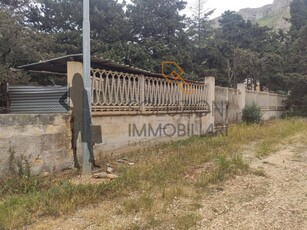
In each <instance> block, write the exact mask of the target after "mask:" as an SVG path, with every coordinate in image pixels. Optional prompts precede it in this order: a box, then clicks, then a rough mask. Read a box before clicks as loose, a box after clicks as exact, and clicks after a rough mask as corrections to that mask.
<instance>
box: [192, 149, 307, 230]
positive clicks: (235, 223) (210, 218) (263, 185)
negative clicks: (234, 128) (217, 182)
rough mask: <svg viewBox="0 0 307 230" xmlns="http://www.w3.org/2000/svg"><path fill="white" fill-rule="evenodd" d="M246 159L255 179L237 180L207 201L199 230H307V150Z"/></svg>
mask: <svg viewBox="0 0 307 230" xmlns="http://www.w3.org/2000/svg"><path fill="white" fill-rule="evenodd" d="M246 152H247V153H245V155H244V156H245V158H246V160H247V161H249V162H250V167H251V168H252V169H253V170H254V172H255V175H244V176H237V177H235V178H233V179H231V180H229V181H227V182H226V183H225V184H224V188H223V191H220V192H215V193H214V194H212V195H211V196H210V197H205V198H204V200H203V208H202V209H201V215H202V218H203V219H202V221H201V223H200V226H199V227H198V229H249V230H252V229H257V230H259V229H291V230H292V229H293V230H294V229H298V230H305V229H307V148H306V145H305V146H303V145H301V144H298V143H296V144H292V145H288V146H284V147H283V148H282V149H281V150H279V151H278V152H277V153H275V154H273V155H271V156H269V157H267V158H265V159H261V160H259V159H257V158H255V157H254V154H249V153H248V150H247V151H246Z"/></svg>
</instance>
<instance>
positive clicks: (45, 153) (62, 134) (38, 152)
mask: <svg viewBox="0 0 307 230" xmlns="http://www.w3.org/2000/svg"><path fill="white" fill-rule="evenodd" d="M20 163H22V164H23V167H27V166H29V167H30V168H31V171H32V173H33V174H39V173H42V172H49V173H52V172H59V171H61V170H64V169H68V168H72V167H73V155H72V152H71V129H70V115H69V114H40V115H33V114H32V115H31V114H1V115H0V176H4V175H9V174H10V173H12V172H10V171H12V167H13V168H15V169H18V166H17V165H18V164H20Z"/></svg>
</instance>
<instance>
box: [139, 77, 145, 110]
mask: <svg viewBox="0 0 307 230" xmlns="http://www.w3.org/2000/svg"><path fill="white" fill-rule="evenodd" d="M145 111H146V108H145V76H144V75H141V77H140V112H141V113H144V112H145Z"/></svg>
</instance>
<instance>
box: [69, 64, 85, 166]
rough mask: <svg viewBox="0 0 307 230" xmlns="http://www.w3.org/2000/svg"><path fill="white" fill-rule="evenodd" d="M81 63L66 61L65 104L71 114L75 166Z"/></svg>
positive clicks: (78, 149)
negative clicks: (66, 96) (66, 91)
mask: <svg viewBox="0 0 307 230" xmlns="http://www.w3.org/2000/svg"><path fill="white" fill-rule="evenodd" d="M82 73H83V65H82V63H80V62H74V61H69V62H67V90H68V93H67V95H68V99H67V104H68V107H69V108H70V112H71V116H72V148H73V153H74V162H75V166H76V167H79V166H80V165H81V163H82V162H81V159H82V147H81V129H82V106H83V90H84V86H83V79H82Z"/></svg>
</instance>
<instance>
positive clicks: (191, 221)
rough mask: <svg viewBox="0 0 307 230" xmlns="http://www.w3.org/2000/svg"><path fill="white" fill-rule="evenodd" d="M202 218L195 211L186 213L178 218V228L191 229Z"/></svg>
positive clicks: (176, 225)
mask: <svg viewBox="0 0 307 230" xmlns="http://www.w3.org/2000/svg"><path fill="white" fill-rule="evenodd" d="M199 220H200V216H199V215H198V214H195V213H189V214H184V215H182V216H179V217H177V218H176V224H175V227H176V229H182V230H185V229H190V228H192V227H193V226H195V225H196V224H197V222H198V221H199Z"/></svg>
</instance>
